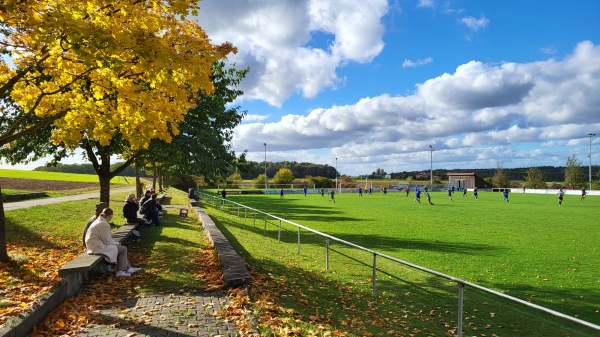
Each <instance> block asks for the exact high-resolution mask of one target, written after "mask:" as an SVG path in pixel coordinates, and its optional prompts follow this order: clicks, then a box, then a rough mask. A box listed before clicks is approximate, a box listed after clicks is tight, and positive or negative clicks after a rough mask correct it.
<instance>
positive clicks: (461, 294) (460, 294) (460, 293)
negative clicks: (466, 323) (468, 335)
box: [458, 282, 465, 337]
mask: <svg viewBox="0 0 600 337" xmlns="http://www.w3.org/2000/svg"><path fill="white" fill-rule="evenodd" d="M464 288H465V285H464V284H462V283H461V282H458V337H462V335H463V332H462V330H463V302H464Z"/></svg>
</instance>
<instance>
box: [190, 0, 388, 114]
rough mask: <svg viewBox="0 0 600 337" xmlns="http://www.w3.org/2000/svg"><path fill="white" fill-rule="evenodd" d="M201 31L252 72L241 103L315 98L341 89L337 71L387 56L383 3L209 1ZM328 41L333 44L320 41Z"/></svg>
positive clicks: (204, 7)
mask: <svg viewBox="0 0 600 337" xmlns="http://www.w3.org/2000/svg"><path fill="white" fill-rule="evenodd" d="M200 6H201V10H200V17H199V22H200V25H201V26H202V27H203V28H204V29H205V30H206V31H207V33H208V34H209V36H210V37H211V39H212V40H213V41H214V42H224V41H230V42H232V43H233V44H234V45H235V46H236V47H237V48H238V50H239V53H238V54H237V55H234V56H232V57H231V60H230V61H231V62H235V63H236V64H237V65H238V66H239V67H240V68H241V67H246V66H250V67H251V69H252V71H251V72H250V73H249V75H248V76H247V77H246V79H245V80H244V81H243V82H242V84H241V85H240V89H241V90H243V91H244V97H243V99H256V100H263V101H265V102H268V103H269V104H271V105H273V106H277V107H280V106H281V104H282V102H283V101H284V100H285V99H287V98H288V97H290V96H291V95H292V94H295V93H300V94H302V96H304V97H305V98H313V97H315V96H316V95H317V94H318V93H319V92H321V91H323V90H325V89H327V88H336V86H338V85H340V84H341V83H342V79H340V78H339V76H338V74H337V73H336V69H337V68H339V67H340V66H343V65H345V64H347V63H349V62H358V63H362V62H369V61H371V60H372V59H373V58H374V57H375V56H377V55H378V54H379V53H380V52H381V51H382V49H383V45H384V44H383V34H384V27H383V24H382V22H381V20H382V17H383V16H384V15H385V14H386V13H387V10H388V5H387V1H385V0H369V1H356V0H280V1H270V2H248V1H240V0H204V1H202V3H201V4H200ZM322 35H324V36H331V40H330V41H319V40H318V39H316V40H315V37H318V36H322Z"/></svg>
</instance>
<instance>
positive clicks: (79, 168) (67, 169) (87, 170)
mask: <svg viewBox="0 0 600 337" xmlns="http://www.w3.org/2000/svg"><path fill="white" fill-rule="evenodd" d="M121 165H123V162H118V163H114V164H112V165H111V170H113V169H114V167H119V166H121ZM33 170H34V171H44V172H62V173H79V174H94V175H95V174H96V171H94V166H93V165H92V164H91V163H86V164H60V163H58V164H56V166H38V167H36V168H34V169H33ZM118 176H125V177H133V176H135V168H134V167H132V166H128V167H127V168H126V169H124V170H123V171H122V172H121V173H119V174H118ZM140 176H142V177H150V175H149V174H148V173H146V171H144V170H140Z"/></svg>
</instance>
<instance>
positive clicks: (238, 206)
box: [237, 205, 240, 218]
mask: <svg viewBox="0 0 600 337" xmlns="http://www.w3.org/2000/svg"><path fill="white" fill-rule="evenodd" d="M237 216H238V218H239V217H240V205H238V215H237Z"/></svg>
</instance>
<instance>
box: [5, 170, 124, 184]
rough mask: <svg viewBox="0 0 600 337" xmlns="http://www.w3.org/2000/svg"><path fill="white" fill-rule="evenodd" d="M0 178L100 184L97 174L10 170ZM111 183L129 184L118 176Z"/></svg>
mask: <svg viewBox="0 0 600 337" xmlns="http://www.w3.org/2000/svg"><path fill="white" fill-rule="evenodd" d="M0 177H3V178H19V179H34V180H59V181H75V182H83V183H95V182H99V180H98V176H97V175H95V174H80V173H63V172H45V171H25V170H8V169H0ZM127 179H133V178H131V177H129V178H127ZM111 183H113V184H126V183H127V182H126V181H125V179H124V178H123V177H121V176H117V177H114V178H113V179H112V180H111Z"/></svg>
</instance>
